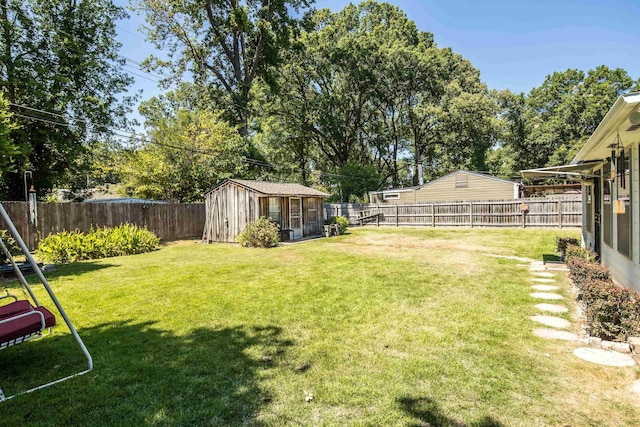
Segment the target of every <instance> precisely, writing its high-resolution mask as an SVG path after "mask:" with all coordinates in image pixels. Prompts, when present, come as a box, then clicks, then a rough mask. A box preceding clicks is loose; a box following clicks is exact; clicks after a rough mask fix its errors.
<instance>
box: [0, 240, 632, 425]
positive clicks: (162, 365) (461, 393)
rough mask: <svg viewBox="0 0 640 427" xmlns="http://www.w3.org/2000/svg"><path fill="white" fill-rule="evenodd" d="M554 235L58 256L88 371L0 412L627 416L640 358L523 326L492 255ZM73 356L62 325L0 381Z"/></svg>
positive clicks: (326, 420) (294, 420)
mask: <svg viewBox="0 0 640 427" xmlns="http://www.w3.org/2000/svg"><path fill="white" fill-rule="evenodd" d="M556 235H574V236H577V235H578V232H577V231H575V230H573V231H567V230H529V229H527V230H520V229H508V230H496V229H462V230H441V229H437V230H433V229H405V228H401V229H396V228H381V229H376V228H366V229H352V230H350V234H348V235H345V236H340V237H333V238H330V239H319V240H314V241H308V242H304V243H300V244H295V245H288V246H284V247H279V248H274V249H268V250H259V249H244V248H240V247H237V246H233V245H202V244H194V243H192V242H188V243H186V242H183V243H180V244H174V245H169V246H167V247H164V248H163V249H161V250H159V251H157V252H155V253H150V254H144V255H135V256H129V257H119V258H110V259H105V260H100V261H93V262H81V263H76V264H72V265H66V266H61V267H59V268H58V270H57V271H56V272H54V273H50V281H51V284H52V286H53V287H54V288H55V290H56V292H57V294H58V297H59V299H60V300H61V301H62V303H63V305H64V306H65V309H66V310H67V312H68V314H69V315H70V316H71V318H72V319H73V320H74V321H75V324H76V326H77V328H78V329H79V332H80V334H81V336H82V337H83V339H84V340H85V343H86V345H87V347H88V348H89V350H90V351H91V353H92V355H93V357H94V361H95V370H94V371H93V372H91V373H89V374H87V375H85V376H83V377H79V378H75V379H72V380H69V381H67V382H64V383H61V384H58V385H55V386H53V387H49V388H47V389H44V390H41V391H38V392H35V393H32V394H29V395H24V396H20V397H18V398H16V399H13V400H10V401H7V402H4V403H2V404H0V424H3V425H21V424H25V423H26V424H29V425H147V424H150V425H189V426H191V425H273V426H276V425H394V426H395V425H423V426H424V425H434V426H436V425H437V426H459V425H468V426H499V425H502V426H518V425H522V426H543V425H544V426H546V425H558V426H566V425H572V426H586V425H594V426H596V425H597V426H602V425H611V426H619V425H634V424H635V425H638V424H639V423H640V415H638V414H640V402H639V401H638V399H636V400H634V398H633V397H632V396H631V395H630V394H629V393H628V392H627V390H628V389H629V387H630V386H631V383H632V381H634V380H635V379H637V378H640V370H639V369H638V368H624V369H621V368H606V367H599V366H596V365H591V364H587V363H586V362H582V361H580V360H578V359H577V358H575V357H574V356H573V355H572V354H571V352H572V351H573V349H574V348H575V345H574V344H570V343H565V342H556V341H548V340H543V339H540V338H536V337H534V336H533V335H532V330H533V329H534V327H536V325H534V324H533V323H532V322H531V321H530V320H529V318H528V317H529V316H531V315H534V314H537V311H536V309H535V308H534V307H533V304H535V303H536V302H535V301H534V300H533V299H532V298H531V297H530V296H529V293H530V292H531V290H530V285H531V281H530V279H531V275H530V273H529V270H528V268H523V267H521V266H518V264H519V263H520V262H519V261H516V260H510V259H505V258H496V257H490V256H487V255H486V254H499V255H506V256H513V255H517V256H521V257H530V258H535V259H541V258H542V255H544V254H551V253H553V250H554V246H555V245H554V237H555V236H556ZM558 277H559V278H560V279H561V280H560V281H561V282H562V283H564V282H563V281H564V280H565V279H564V278H563V276H561V275H558ZM564 287H565V295H566V296H567V297H569V290H568V289H569V287H568V285H566V284H565V285H564ZM38 291H39V294H42V289H41V288H40V287H38ZM570 301H571V300H570V299H569V298H567V299H565V302H564V303H565V304H566V305H568V306H571V304H572V303H571V302H570ZM570 313H573V310H572V311H571V312H570ZM565 317H566V318H567V319H569V320H575V319H574V318H573V317H574V315H573V314H568V315H566V316H565ZM574 324H575V323H574ZM576 328H577V326H576ZM73 367H76V368H78V369H81V368H82V356H81V354H80V353H79V351H78V350H77V349H76V348H75V347H74V343H73V342H72V341H71V340H70V337H69V335H68V334H67V333H66V331H65V328H63V327H59V328H58V329H57V331H56V333H55V334H54V336H53V337H48V338H45V339H42V340H39V341H36V342H31V343H27V344H23V345H20V346H16V347H14V348H11V349H8V350H4V351H1V352H0V386H2V387H3V389H4V390H5V392H6V393H7V394H11V393H12V392H13V391H15V390H17V389H19V388H23V387H26V386H33V385H36V384H37V381H39V380H44V379H46V378H55V376H57V375H61V374H63V373H67V372H70V371H71V370H72V369H73ZM308 395H313V399H312V400H311V401H310V402H306V398H307V396H308Z"/></svg>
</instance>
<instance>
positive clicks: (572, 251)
mask: <svg viewBox="0 0 640 427" xmlns="http://www.w3.org/2000/svg"><path fill="white" fill-rule="evenodd" d="M575 258H580V259H586V260H587V261H590V262H593V263H596V262H598V256H597V255H596V254H595V253H593V252H591V251H590V250H589V249H585V248H582V247H580V246H578V245H568V246H567V247H566V249H565V251H564V262H565V263H566V264H567V266H568V267H569V268H571V262H572V261H573V259H575Z"/></svg>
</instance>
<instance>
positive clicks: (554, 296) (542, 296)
mask: <svg viewBox="0 0 640 427" xmlns="http://www.w3.org/2000/svg"><path fill="white" fill-rule="evenodd" d="M529 295H531V296H532V297H534V298H538V299H548V300H554V299H555V300H559V299H563V298H562V296H561V295H558V294H552V293H549V292H534V293H532V294H529Z"/></svg>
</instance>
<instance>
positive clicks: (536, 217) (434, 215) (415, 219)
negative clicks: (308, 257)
mask: <svg viewBox="0 0 640 427" xmlns="http://www.w3.org/2000/svg"><path fill="white" fill-rule="evenodd" d="M324 209H325V218H326V219H329V218H331V217H334V216H344V217H346V218H347V219H348V220H349V224H351V225H378V226H382V225H384V226H429V227H551V228H562V227H581V226H582V197H581V196H580V195H573V196H571V197H566V196H565V197H561V198H556V197H554V198H530V199H518V200H496V201H469V202H434V203H411V204H373V203H370V204H362V205H358V204H347V203H343V204H329V203H325V205H324Z"/></svg>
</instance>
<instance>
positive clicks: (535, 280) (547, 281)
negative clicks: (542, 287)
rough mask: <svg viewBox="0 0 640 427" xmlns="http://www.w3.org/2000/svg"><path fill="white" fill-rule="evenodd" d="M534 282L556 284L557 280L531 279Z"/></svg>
mask: <svg viewBox="0 0 640 427" xmlns="http://www.w3.org/2000/svg"><path fill="white" fill-rule="evenodd" d="M531 281H532V282H536V283H555V282H556V279H545V278H544V277H534V278H533V279H531Z"/></svg>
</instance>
